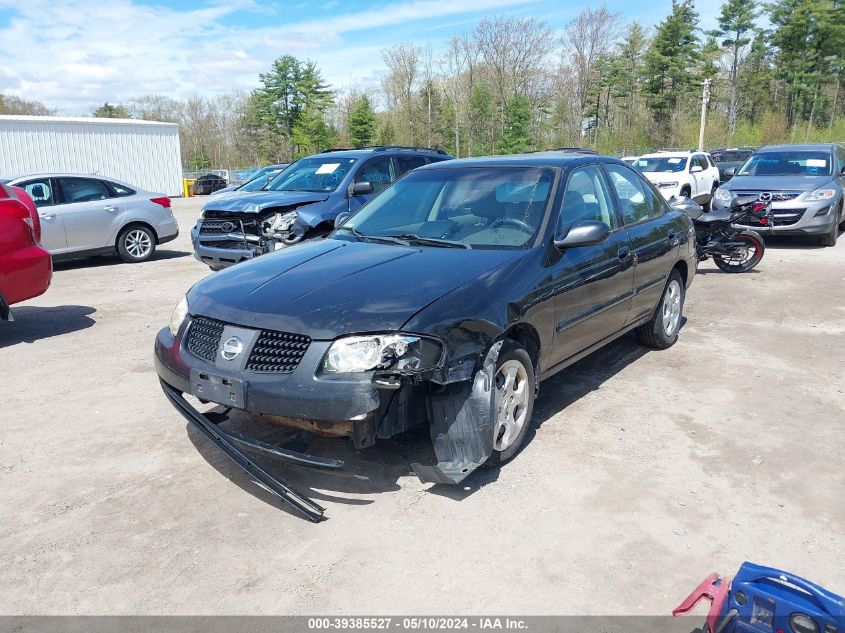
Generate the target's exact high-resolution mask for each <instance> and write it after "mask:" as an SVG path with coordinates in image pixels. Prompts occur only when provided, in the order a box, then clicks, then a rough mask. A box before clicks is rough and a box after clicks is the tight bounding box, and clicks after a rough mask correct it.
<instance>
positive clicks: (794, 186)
mask: <svg viewBox="0 0 845 633" xmlns="http://www.w3.org/2000/svg"><path fill="white" fill-rule="evenodd" d="M830 180H831V177H830V176H734V177H733V178H731V181H730V182H729V183H727V188H728V190H729V191H788V190H790V189H791V190H794V191H812V190H813V189H818V188H819V187H821V186H822V185H824V184H825V183H827V182H830Z"/></svg>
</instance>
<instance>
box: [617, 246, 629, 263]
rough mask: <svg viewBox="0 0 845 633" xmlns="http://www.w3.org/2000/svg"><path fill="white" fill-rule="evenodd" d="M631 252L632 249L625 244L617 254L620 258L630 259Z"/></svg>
mask: <svg viewBox="0 0 845 633" xmlns="http://www.w3.org/2000/svg"><path fill="white" fill-rule="evenodd" d="M630 253H631V249H630V248H628V247H627V246H623V247H622V248H620V249H619V250H618V251H616V255H617V256H618V257H619V259H623V260H624V259H628V255H629V254H630Z"/></svg>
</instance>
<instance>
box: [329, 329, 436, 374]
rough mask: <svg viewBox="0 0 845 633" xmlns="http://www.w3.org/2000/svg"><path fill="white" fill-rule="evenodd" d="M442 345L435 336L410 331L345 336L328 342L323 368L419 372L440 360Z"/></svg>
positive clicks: (434, 365) (341, 372)
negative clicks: (406, 332)
mask: <svg viewBox="0 0 845 633" xmlns="http://www.w3.org/2000/svg"><path fill="white" fill-rule="evenodd" d="M442 355H443V348H442V347H441V345H440V343H438V342H437V341H435V340H432V339H429V338H425V337H422V336H416V335H414V334H373V335H370V336H347V337H344V338H340V339H338V340H336V341H335V342H334V343H332V346H331V347H330V348H329V351H328V352H327V353H326V357H325V359H323V371H326V372H331V373H338V374H349V373H357V372H364V371H373V370H376V369H382V370H390V371H397V372H420V371H425V370H427V369H433V368H434V367H436V366H437V365H438V363H439V362H440V357H441V356H442Z"/></svg>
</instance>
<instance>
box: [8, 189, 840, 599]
mask: <svg viewBox="0 0 845 633" xmlns="http://www.w3.org/2000/svg"><path fill="white" fill-rule="evenodd" d="M201 203H202V200H198V199H189V200H176V201H174V206H175V210H176V214H177V217H178V219H179V222H180V225H181V231H182V235H181V236H180V237H179V239H178V240H176V241H175V242H171V243H169V244H166V245H165V246H164V247H162V248H161V250H160V251H159V253H158V255H157V257H156V258H155V259H154V260H153V261H150V262H147V263H144V264H140V265H129V264H123V263H121V262H120V261H119V260H118V259H117V258H106V257H104V258H97V259H89V260H82V261H78V262H72V263H63V264H58V265H57V266H56V272H55V275H54V277H53V284H52V286H51V288H50V289H49V290H48V291H47V293H46V294H45V295H43V296H41V297H39V298H37V299H35V300H33V301H29V302H27V303H25V304H21V305H19V306H17V307H16V309H15V317H16V319H17V322H16V323H14V324H11V325H8V326H0V378H1V379H2V380H0V384H2V387H3V390H2V391H3V397H4V403H3V407H2V410H1V411H2V415H0V417H2V422H3V425H2V431H0V477H2V487H1V488H0V512H1V514H0V515H1V516H2V517H3V518H2V521H0V568H2V569H3V572H2V578H3V586H4V587H5V588H4V590H3V591H2V597H0V613H3V614H30V613H32V614H78V613H85V614H138V613H141V614H150V613H156V614H191V613H200V614H218V613H227V614H242V613H256V614H258V613H261V614H290V613H302V614H304V613H343V614H375V613H392V614H397V613H399V614H405V613H418V614H422V613H440V614H448V613H478V614H490V613H514V614H547V613H567V614H571V613H589V614H611V613H614V614H623V613H624V614H667V613H668V612H669V611H670V610H671V608H672V607H673V606H674V605H675V604H677V602H679V601H680V599H681V598H683V597H684V596H685V595H686V594H687V593H688V592H689V591H690V590H692V588H693V587H694V586H695V585H696V584H697V583H698V582H699V581H700V580H701V579H702V578H703V577H704V576H705V575H706V574H707V573H709V572H711V571H720V572H721V573H723V574H728V575H730V574H732V573H733V572H735V571H736V569H737V567H738V566H739V564H740V563H741V562H742V561H744V560H746V559H748V560H752V561H755V562H758V563H763V564H771V565H774V566H779V567H783V568H785V569H788V570H790V571H793V572H795V573H797V574H799V575H803V576H806V577H809V578H811V579H812V580H814V581H816V582H818V583H821V584H823V585H827V586H828V587H829V588H831V589H832V590H834V591H837V592H838V593H843V592H845V532H843V528H842V526H843V523H844V522H845V502H844V501H843V499H845V475H843V468H842V456H843V454H845V439H843V438H845V395H843V387H845V381H844V380H843V374H845V343H843V340H845V339H843V334H845V243H840V245H839V246H838V247H837V248H833V249H823V248H818V247H815V246H813V245H812V244H810V243H803V244H795V243H793V242H786V241H777V242H772V243H770V244H769V250H768V251H767V253H766V256H765V258H764V260H763V262H762V264H761V265H760V267H759V268H758V269H757V271H755V272H753V273H750V274H744V275H734V276H729V275H726V274H724V273H721V272H719V271H718V270H717V269H716V268H715V266H713V265H712V264H710V263H709V262H708V263H705V264H704V265H703V266H702V267H701V268H700V269H699V275H698V276H697V277H696V279H695V282H694V283H693V286H692V288H691V289H690V294H689V295H688V300H687V305H686V316H687V319H688V321H687V322H686V325H685V326H684V328H683V331H682V333H681V339H680V341H679V343H678V344H677V345H676V346H675V347H673V348H672V349H670V350H668V351H664V352H646V351H645V349H644V348H642V347H640V346H639V345H638V344H637V342H636V338H635V337H634V336H633V335H629V336H625V337H624V338H623V339H621V340H620V341H618V342H616V343H615V344H613V345H611V346H610V347H608V348H606V349H605V350H602V351H600V352H598V353H596V354H594V355H593V356H591V357H589V358H587V359H585V360H584V361H582V362H580V363H578V364H577V365H575V366H573V367H572V368H570V369H569V370H567V371H565V372H563V373H561V374H559V375H557V376H556V377H555V378H553V379H551V380H549V381H547V382H545V383H543V385H542V388H541V395H540V399H539V401H538V403H537V406H536V409H535V415H534V422H535V426H534V435H533V437H532V438H531V440H530V443H529V445H528V447H527V448H526V449H525V450H524V451H523V452H522V453H521V454H520V455H519V456H518V458H517V459H516V460H515V461H514V462H512V463H511V464H509V465H507V466H506V467H505V468H503V469H502V470H501V471H500V472H495V471H494V472H481V473H475V474H474V475H473V476H472V477H471V478H470V479H469V480H468V481H467V482H466V483H467V485H466V486H463V487H432V486H430V485H424V484H421V483H419V481H418V480H417V479H416V477H414V476H413V475H412V474H410V468H409V466H408V461H409V456H410V454H411V453H412V452H414V451H415V450H418V449H419V445H424V444H425V436H424V435H421V436H419V437H414V436H412V437H410V438H407V439H403V441H402V442H383V443H381V444H379V445H378V446H376V447H375V448H372V449H368V450H365V451H362V452H361V453H358V454H356V453H355V452H354V451H353V450H351V449H350V447H349V446H348V445H347V444H345V443H342V442H332V443H331V444H329V445H327V448H328V450H334V451H336V452H337V453H338V454H340V455H341V456H343V457H344V458H346V459H347V460H348V461H349V462H350V470H349V472H348V473H346V474H345V475H343V476H338V475H326V474H322V473H320V472H318V471H313V470H299V469H295V468H293V467H281V468H282V470H283V471H284V474H285V476H286V477H287V478H288V480H289V481H290V482H291V483H292V484H293V485H295V486H297V487H299V488H301V489H303V490H304V491H306V492H308V493H309V494H311V495H312V496H313V497H314V498H315V499H317V500H318V502H320V503H321V504H322V505H325V506H326V507H327V515H328V517H329V520H328V521H325V522H324V523H322V524H319V525H313V524H311V523H308V522H307V521H305V520H303V519H301V518H299V517H297V516H294V515H292V514H290V513H289V512H288V511H287V510H286V509H285V507H284V506H283V505H282V504H279V503H277V502H276V501H275V500H274V499H273V498H272V497H271V496H270V495H269V494H267V493H266V492H265V491H264V490H263V489H261V488H259V487H258V486H257V485H255V484H253V483H252V482H251V481H250V480H249V479H248V478H247V477H246V476H245V475H242V474H241V472H240V471H239V470H237V469H236V468H235V467H234V466H232V465H230V464H229V462H228V461H226V459H225V458H224V457H222V456H221V455H220V454H218V453H217V451H216V450H215V449H214V448H212V447H211V446H210V445H209V444H208V443H207V442H206V441H205V440H204V439H203V438H202V437H201V436H199V435H198V434H197V433H195V432H194V431H193V430H189V429H188V428H187V427H186V423H185V422H184V420H183V419H182V418H181V417H180V416H179V414H178V413H177V412H176V411H175V410H174V409H173V408H172V407H171V406H170V405H169V404H168V403H167V401H166V400H165V398H164V395H163V394H162V393H161V390H160V389H159V386H158V380H157V377H156V374H155V372H154V370H153V364H152V350H153V339H154V335H155V333H156V331H157V330H158V329H159V328H161V327H163V326H164V325H166V324H167V321H168V319H169V316H170V312H171V310H172V308H173V306H174V304H175V303H176V301H177V300H178V299H179V297H180V296H181V295H182V294H183V293H184V292H185V290H187V289H188V287H189V286H190V285H191V284H193V283H194V282H195V281H197V280H198V279H200V278H201V277H203V276H205V275H207V274H208V272H209V271H208V270H207V268H206V267H205V266H203V265H201V264H200V263H199V262H197V261H195V260H194V259H193V257H192V256H191V248H190V240H189V230H190V227H191V226H192V225H193V223H194V221H195V218H196V217H197V215H198V210H199V208H200V206H201ZM843 238H845V236H843ZM321 447H326V445H321ZM332 447H334V448H332Z"/></svg>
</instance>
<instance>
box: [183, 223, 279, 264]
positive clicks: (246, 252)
mask: <svg viewBox="0 0 845 633" xmlns="http://www.w3.org/2000/svg"><path fill="white" fill-rule="evenodd" d="M201 224H202V220H200V221H199V222H197V223H196V225H194V228H192V229H191V244H192V245H193V247H194V257H196V258H197V259H198V260H199V261H201V262H202V263H203V264H206V265H208V266H211V267H213V268H226V267H228V266H232V265H234V264H238V263H240V262H244V261H247V260H249V259H252V258H253V257H258V256H259V255H263V254H264V252H265V249H264V248H263V247H262V246H261V244H260V243H258V242H256V243H252V242H250V241H249V240H248V239H247V238H245V237H244V236H243V235H242V234H236V233H233V234H231V235H229V236H228V237H230V238H231V241H233V242H238V243H239V244H240V245H239V246H237V247H232V248H230V247H219V246H214V245H213V244H215V243H219V242H220V241H221V239H222V238H223V237H225V236H221V235H210V236H208V235H201V234H200V225H201Z"/></svg>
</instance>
